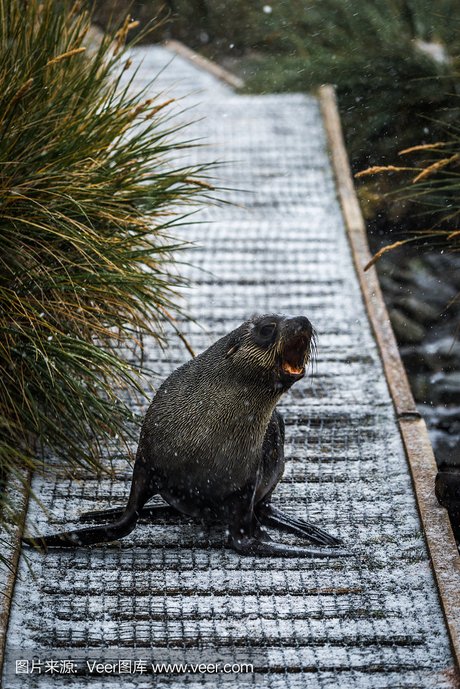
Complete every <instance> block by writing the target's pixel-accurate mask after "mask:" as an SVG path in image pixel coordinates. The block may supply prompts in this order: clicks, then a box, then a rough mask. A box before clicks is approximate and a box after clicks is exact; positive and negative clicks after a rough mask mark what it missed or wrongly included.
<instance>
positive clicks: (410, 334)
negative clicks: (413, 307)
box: [390, 308, 425, 344]
mask: <svg viewBox="0 0 460 689" xmlns="http://www.w3.org/2000/svg"><path fill="white" fill-rule="evenodd" d="M390 319H391V324H392V326H393V329H394V331H395V334H396V337H397V339H398V341H399V342H403V343H407V344H418V343H420V342H422V340H423V338H424V337H425V328H424V327H423V326H422V325H420V323H417V322H416V321H414V320H412V318H409V316H406V315H405V314H404V313H403V312H402V311H400V310H399V309H396V308H390Z"/></svg>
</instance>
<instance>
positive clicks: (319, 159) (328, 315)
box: [0, 47, 458, 689]
mask: <svg viewBox="0 0 460 689" xmlns="http://www.w3.org/2000/svg"><path fill="white" fill-rule="evenodd" d="M135 59H136V60H137V59H142V60H143V64H142V67H141V69H140V70H139V72H138V75H137V79H136V85H138V86H144V85H146V84H147V83H148V81H149V80H150V79H151V78H152V77H153V76H154V75H155V74H157V73H159V72H160V70H162V71H161V72H160V74H159V76H158V78H157V80H156V83H155V87H154V89H155V90H161V91H164V92H165V95H167V96H168V97H170V96H171V95H174V96H177V97H180V96H185V95H187V94H188V95H187V98H186V99H185V100H184V101H182V102H181V103H180V104H179V105H178V111H179V110H180V108H181V107H182V106H183V105H187V106H190V105H191V104H192V105H193V106H194V107H193V108H192V109H191V110H189V111H188V112H186V113H185V114H180V113H179V112H178V117H182V118H185V119H186V120H191V119H193V120H194V124H193V125H192V127H191V129H190V134H189V135H191V136H193V137H194V138H195V137H196V138H198V139H201V140H202V141H203V142H204V143H205V145H204V146H202V147H197V148H194V149H191V150H189V151H183V152H182V158H181V161H182V162H184V163H187V164H190V163H192V164H195V163H202V162H205V161H210V160H219V161H224V162H225V163H226V164H225V165H224V166H223V167H221V168H219V171H218V176H219V181H220V184H221V185H222V186H225V187H227V188H229V189H230V190H231V191H228V192H227V193H226V200H228V201H231V202H232V204H228V205H218V206H217V205H215V206H210V207H207V208H204V209H203V210H202V211H200V213H199V214H197V215H196V216H194V218H193V220H194V221H197V220H200V221H201V222H200V223H199V224H198V223H196V222H193V223H192V222H190V223H189V224H187V225H186V226H184V227H182V228H181V229H180V231H179V230H177V231H176V235H179V236H180V237H181V238H184V239H186V240H188V241H192V242H194V245H193V247H191V248H190V249H187V251H186V252H184V256H183V259H184V266H183V270H184V272H185V273H186V274H187V275H188V276H189V277H190V279H191V281H192V288H191V289H190V290H187V291H185V292H184V298H185V300H186V305H187V309H188V312H189V313H190V314H191V316H192V317H193V318H194V319H195V323H192V322H183V323H181V328H182V329H183V332H184V333H185V335H186V337H187V338H188V340H189V341H190V343H191V344H192V346H193V348H194V349H195V350H196V351H200V350H202V349H204V348H206V347H207V346H208V345H209V344H210V343H211V342H213V341H214V340H215V339H216V338H217V337H219V336H221V335H223V334H224V333H226V332H228V331H229V330H231V329H232V328H234V327H235V326H236V325H238V324H239V323H240V322H242V321H243V320H245V319H246V318H247V317H248V316H250V315H252V314H253V313H255V312H258V313H265V312H281V313H289V314H304V315H307V316H308V317H309V318H310V320H311V321H312V322H313V324H314V326H315V327H316V329H317V331H318V333H319V356H318V366H317V370H316V371H315V374H314V376H313V377H312V378H308V379H304V381H302V382H301V383H298V384H297V385H296V386H294V388H293V389H292V390H291V392H290V393H289V394H288V395H287V396H286V397H285V398H284V400H283V402H282V404H281V407H282V411H283V414H284V417H285V420H286V455H287V457H288V458H289V462H288V464H287V468H286V473H285V478H284V481H283V482H282V484H281V485H280V486H279V488H278V490H277V493H276V501H277V502H278V504H279V505H280V506H282V507H283V509H284V510H286V511H288V512H290V513H292V514H295V515H298V516H301V517H305V516H307V518H309V519H311V520H312V521H315V522H316V523H318V525H321V526H323V527H324V528H325V529H326V530H328V531H331V532H333V533H338V534H340V536H341V537H342V538H343V539H344V540H345V542H346V543H347V544H349V545H350V546H351V547H352V549H353V550H354V552H355V555H356V557H355V558H352V559H346V560H338V559H330V560H296V559H293V560H283V559H256V558H251V557H239V556H238V555H237V554H235V553H234V552H232V551H228V550H226V549H225V548H224V547H223V540H224V539H223V535H222V533H220V532H219V531H218V530H214V529H210V530H209V531H208V530H206V531H203V530H202V529H201V528H200V527H198V526H196V525H195V524H193V523H184V524H182V525H181V526H177V524H167V523H161V524H150V523H146V522H141V523H140V524H139V525H138V527H137V528H136V530H135V531H134V532H133V533H132V534H131V535H130V536H128V537H126V538H125V539H123V540H122V541H120V542H118V543H115V544H108V545H104V546H101V547H92V548H80V549H76V550H54V551H51V550H50V551H49V552H48V553H47V554H46V555H43V554H41V553H36V552H32V551H29V550H28V551H27V558H26V557H25V555H26V553H23V554H22V555H21V557H20V561H19V567H18V578H17V581H16V586H15V589H14V595H13V599H12V604H11V611H10V617H9V627H8V632H7V635H6V644H5V659H4V665H3V684H2V686H3V687H4V688H5V689H16V687H44V688H45V689H48V687H50V686H54V685H55V684H56V686H59V687H61V686H62V687H67V686H72V687H78V688H80V687H81V688H83V687H85V688H86V687H92V688H93V689H103V688H104V689H106V688H112V687H113V688H115V687H118V686H120V684H121V685H122V686H123V687H128V688H129V687H136V688H139V687H140V688H142V689H144V688H145V689H146V688H147V687H152V686H156V687H163V686H173V687H182V686H187V687H193V688H194V687H198V686H202V685H203V684H209V686H213V687H220V686H227V684H229V683H231V684H232V686H236V687H240V686H241V687H243V686H247V685H248V686H249V685H252V684H255V685H257V686H260V687H264V688H265V687H266V688H267V689H269V688H270V689H278V687H279V688H280V689H281V688H287V689H289V688H292V689H294V688H300V687H309V689H315V688H316V687H318V688H319V687H321V688H322V689H349V688H350V689H351V688H359V689H365V688H369V689H371V688H372V689H378V688H384V687H385V688H387V687H388V688H394V687H398V688H399V687H401V688H403V687H404V688H407V689H408V688H409V687H411V688H417V689H424V688H426V689H428V688H436V689H443V688H446V689H447V687H449V688H451V687H455V686H457V684H456V682H457V678H456V674H455V670H454V666H455V660H454V655H455V652H453V650H452V647H451V642H450V639H449V634H448V626H447V624H446V620H445V617H444V614H443V611H442V606H441V601H440V597H439V593H438V588H437V585H436V580H435V577H434V575H433V572H432V569H431V566H430V558H429V555H428V552H427V548H426V544H425V538H424V533H423V528H422V525H421V522H420V518H419V514H418V509H417V503H416V499H415V495H414V490H413V485H412V479H411V474H410V471H409V466H408V462H407V458H406V451H405V449H404V447H403V442H402V438H401V433H400V428H399V424H400V421H399V419H401V418H402V419H403V420H404V419H405V418H406V419H410V414H413V412H414V410H413V409H412V408H409V407H405V408H404V409H402V410H401V409H398V402H396V409H397V411H398V414H397V413H396V412H395V406H394V403H393V401H392V397H391V394H390V389H389V386H388V382H387V378H388V380H389V381H390V388H391V391H392V392H394V384H395V381H393V383H392V381H391V371H390V369H391V366H389V364H388V359H387V360H385V366H386V373H385V370H384V367H383V365H382V360H381V357H380V354H379V348H378V345H377V341H376V336H375V334H374V332H373V330H372V327H371V324H370V321H369V315H368V310H369V308H371V311H372V308H374V310H375V308H376V306H375V304H374V307H372V305H371V307H369V304H368V306H367V309H366V304H365V302H364V300H363V295H362V292H361V289H360V284H359V280H358V276H357V272H356V270H355V267H354V259H353V254H352V251H351V248H350V243H349V239H348V236H347V229H346V223H348V225H350V218H347V205H346V201H345V202H344V198H345V196H346V193H347V191H346V189H341V188H340V180H339V182H338V183H336V180H335V178H334V172H333V165H332V163H331V159H330V157H329V154H328V142H327V135H326V130H325V125H324V117H323V114H322V111H321V107H320V102H319V100H318V99H317V98H315V97H313V96H307V95H301V94H291V95H267V96H244V95H238V94H236V93H235V92H233V91H232V89H231V88H230V87H229V86H227V85H225V84H224V83H223V82H222V81H219V80H218V79H217V78H216V77H214V76H213V75H211V74H209V73H207V72H206V71H203V70H202V69H199V68H197V67H196V66H194V65H193V64H192V63H191V62H189V61H186V60H184V59H183V58H181V57H175V58H174V59H172V55H171V53H170V52H168V51H167V50H166V49H164V48H161V47H148V48H139V49H137V50H136V53H135ZM171 60H172V61H171ZM328 122H329V125H330V124H331V120H330V119H329V121H328V120H327V117H326V124H328ZM338 189H339V192H340V194H341V198H342V202H344V203H345V205H344V207H343V209H342V208H341V205H340V203H339V197H338ZM348 211H349V207H348ZM355 257H356V249H355ZM372 299H373V298H372V295H371V296H370V297H369V299H368V301H369V300H370V302H372ZM375 299H377V306H378V304H379V303H380V302H378V295H377V296H376V297H375ZM371 316H372V314H371ZM374 317H375V314H374ZM380 335H381V333H380ZM378 339H379V338H378V332H377V340H378ZM383 345H384V346H386V345H385V342H384V343H383ZM390 345H391V342H390V343H389V344H388V342H387V346H390ZM188 356H189V355H188V353H187V351H186V350H185V348H184V347H183V345H182V344H181V342H180V341H179V340H177V341H176V342H174V341H173V343H172V345H171V347H170V348H169V349H168V350H167V352H166V353H163V352H161V351H159V350H158V349H157V348H156V347H155V346H154V345H153V344H151V343H147V347H146V359H147V360H146V364H147V365H148V366H149V367H152V368H154V369H155V370H156V371H158V374H159V379H158V380H161V379H162V378H163V377H164V376H166V375H167V374H168V373H169V372H170V371H171V370H173V369H174V368H175V367H176V366H177V365H178V364H179V363H181V362H183V361H184V360H186V359H187V357H188ZM389 371H390V372H389ZM154 383H155V384H156V383H157V381H154ZM397 383H398V381H396V386H397ZM404 414H406V416H404ZM398 417H399V419H398ZM422 432H423V429H422ZM404 439H405V441H406V442H407V438H406V436H404ZM409 445H410V443H409ZM409 449H410V448H409ZM109 461H111V462H112V464H113V466H114V468H115V475H114V478H113V479H108V478H105V479H103V480H100V481H97V480H95V479H94V477H92V476H90V475H80V476H78V477H75V478H73V479H69V478H65V477H63V478H56V477H55V476H54V475H48V476H43V477H41V476H35V477H34V480H33V489H34V491H35V493H36V494H37V495H38V496H39V498H40V499H41V501H42V502H43V504H44V506H46V508H47V510H48V513H45V512H44V511H43V510H41V509H40V508H39V507H38V505H37V504H36V503H33V504H32V503H31V504H30V506H29V511H28V514H27V528H28V530H29V531H30V532H33V533H44V532H46V531H55V530H56V529H57V528H58V526H61V525H63V524H66V525H67V524H70V523H73V522H75V520H76V519H77V517H78V515H79V514H80V513H81V512H84V511H87V510H89V509H93V508H94V509H96V508H103V507H105V506H108V505H120V504H123V502H124V501H125V499H126V497H127V494H128V491H129V481H130V471H131V470H130V467H129V465H128V464H127V461H126V458H125V457H124V456H120V455H119V454H117V453H116V451H115V452H114V456H112V457H110V458H109V457H108V458H107V462H109ZM417 485H418V484H417ZM420 485H421V484H420ZM427 490H428V492H429V490H431V489H430V487H428V489H427ZM421 500H422V511H423V505H425V506H426V505H428V504H431V503H429V501H430V500H431V501H433V496H432V495H431V496H430V495H428V494H426V495H424V496H421ZM423 501H425V502H423ZM430 509H431V508H430ZM433 509H435V508H433ZM431 514H434V515H435V516H434V517H433V518H434V519H435V520H436V524H437V535H438V537H439V539H442V538H447V540H448V539H449V538H450V536H449V532H448V527H447V521H446V517H445V513H444V512H443V511H442V510H441V509H440V508H439V509H438V510H437V511H436V512H432V513H431ZM287 540H288V541H289V539H287ZM446 547H447V548H448V549H449V548H451V550H448V551H447V552H448V554H450V553H452V542H451V541H450V542H448V543H447V546H446ZM438 555H439V553H438ZM436 557H437V556H435V559H436ZM452 563H453V565H455V563H454V562H453V560H452V562H451V563H450V564H451V565H452ZM448 565H449V562H447V564H446V567H448ZM456 566H458V563H457V564H456ZM452 572H453V574H452V576H454V574H455V576H458V570H456V572H454V569H453V568H452ZM0 575H1V576H0V580H1V578H2V577H3V580H4V581H8V580H10V579H8V578H9V575H8V573H7V572H5V571H3V572H1V573H0ZM443 576H444V579H443ZM449 576H450V572H449V570H448V569H446V570H445V571H444V575H443V573H442V572H441V574H440V575H439V576H438V578H439V577H440V581H441V588H442V582H443V581H444V583H445V582H446V581H447V580H448V579H449ZM453 581H454V583H455V579H453ZM457 581H458V579H457ZM455 586H456V584H455ZM457 592H458V591H457ZM454 593H455V592H454ZM448 614H449V610H448ZM456 633H457V634H458V626H455V621H454V623H453V624H451V634H452V638H454V640H455V634H456ZM34 657H35V659H36V660H39V661H41V662H42V666H41V668H40V669H41V673H39V672H38V668H39V666H38V665H36V671H35V672H34V673H33V674H31V673H29V674H27V675H25V674H17V673H16V671H15V670H16V661H17V660H28V661H29V669H30V663H31V661H32V659H33V658H34ZM50 660H73V661H76V662H77V666H76V669H77V670H78V672H76V673H71V674H59V677H53V678H52V679H51V674H50V673H49V672H48V673H45V670H46V669H47V668H48V670H49V667H50V666H49V665H47V664H46V662H47V661H50ZM87 660H90V661H91V660H97V661H104V660H114V661H118V660H126V661H134V660H137V661H139V660H140V661H143V660H145V661H147V662H148V663H151V662H163V661H164V662H171V663H181V662H182V663H195V662H198V663H216V662H219V663H221V666H220V667H221V668H222V667H223V664H224V663H230V664H233V663H252V664H253V666H254V673H241V674H235V673H233V674H227V673H224V672H221V671H219V672H218V673H217V674H212V675H209V674H207V675H205V674H199V673H197V674H190V673H185V674H177V675H175V676H174V677H173V678H171V677H168V676H166V675H161V676H160V675H159V676H157V677H156V678H154V679H152V677H151V676H148V675H147V674H144V673H142V672H141V671H140V668H141V667H142V665H138V666H137V670H138V671H137V672H136V673H133V672H132V673H131V674H129V673H128V672H127V673H126V674H124V675H123V676H122V678H120V676H118V675H111V674H104V675H98V674H91V675H90V674H88V670H87V669H86V670H85V668H86V661H87ZM125 669H126V666H125Z"/></svg>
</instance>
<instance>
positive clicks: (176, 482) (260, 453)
mask: <svg viewBox="0 0 460 689" xmlns="http://www.w3.org/2000/svg"><path fill="white" fill-rule="evenodd" d="M314 351H315V333H314V330H313V327H312V325H311V323H310V321H309V320H308V319H307V318H305V317H304V316H297V317H294V318H289V317H286V316H280V315H274V314H269V315H263V316H255V317H253V318H252V319H250V320H247V321H245V322H244V323H243V324H242V325H240V326H239V327H238V328H236V329H235V330H233V331H232V332H230V333H229V334H227V335H225V336H224V337H222V338H221V339H219V340H217V342H215V343H214V344H213V345H212V346H211V347H209V348H208V349H206V350H205V351H204V352H202V353H201V354H199V355H198V356H197V357H196V358H194V359H191V360H190V361H188V362H187V363H185V364H183V365H182V366H180V367H179V368H178V369H176V370H175V371H174V372H173V373H172V374H171V375H170V376H169V377H168V378H167V379H166V380H165V381H164V382H163V384H162V385H161V387H160V388H159V389H158V391H157V393H156V395H155V397H154V399H153V401H152V403H151V404H150V407H149V409H148V411H147V413H146V416H145V418H144V421H143V424H142V428H141V432H140V439H139V445H138V450H137V455H136V461H135V465H134V470H133V479H132V484H131V492H130V495H129V499H128V503H127V505H126V507H125V508H124V509H112V510H105V511H102V512H90V513H87V514H85V515H83V516H82V520H84V521H89V520H93V521H94V520H98V519H100V518H103V519H107V518H108V517H111V518H112V521H111V522H110V523H108V524H105V525H95V526H89V527H87V528H81V529H77V530H74V531H67V532H62V533H58V534H53V535H49V536H40V537H36V538H25V539H24V541H25V542H26V543H28V544H29V545H31V544H32V545H36V546H39V547H42V548H48V547H50V546H58V547H62V546H80V545H90V544H94V543H101V542H107V541H112V540H115V539H118V538H121V537H123V536H126V535H127V534H128V533H130V532H131V531H132V530H133V529H134V527H135V525H136V522H137V520H138V518H139V517H140V516H146V515H148V516H151V517H153V518H155V515H160V514H164V513H165V512H168V513H169V514H175V515H178V514H185V515H188V516H191V517H196V518H199V519H200V520H202V521H211V520H213V521H218V522H220V523H221V524H223V525H224V526H226V527H227V529H228V534H229V538H228V543H229V546H230V547H232V548H234V549H235V550H236V551H238V552H239V553H242V554H249V555H260V556H284V557H286V556H287V557H329V556H339V555H349V554H350V553H349V552H348V551H346V550H345V549H343V548H340V547H338V546H340V544H341V541H340V540H339V539H337V538H335V537H333V536H330V535H329V534H327V533H326V532H324V531H323V530H322V529H319V528H318V527H316V526H314V525H312V524H310V523H308V522H306V521H304V520H302V519H294V518H292V517H289V516H287V515H285V514H283V513H282V512H280V511H279V510H277V509H276V508H275V507H273V506H272V505H271V502H270V499H271V495H272V493H273V491H274V489H275V488H276V486H277V484H278V482H279V481H280V479H281V477H282V475H283V471H284V422H283V419H282V417H281V415H280V413H279V411H278V410H277V409H276V404H277V402H278V400H279V399H280V397H281V396H282V395H283V394H284V393H285V392H287V390H289V388H290V387H291V386H292V385H293V384H294V383H296V382H298V381H299V380H300V379H301V378H303V376H304V375H305V368H306V365H307V364H308V362H309V361H310V359H311V358H312V355H313V353H314ZM156 495H160V496H161V497H162V498H163V499H164V500H165V502H166V503H167V505H165V506H162V505H158V504H155V505H151V506H145V505H146V503H147V501H148V500H150V499H151V498H152V497H154V496H156ZM264 525H265V526H272V527H275V528H278V529H281V530H284V531H288V532H290V533H294V534H296V535H298V536H301V537H302V538H305V539H306V540H307V541H309V543H310V544H311V545H307V546H303V547H300V546H293V545H286V544H283V543H276V542H274V541H272V540H271V539H270V538H269V537H268V535H267V534H266V533H265V532H264V531H263V530H262V526H264Z"/></svg>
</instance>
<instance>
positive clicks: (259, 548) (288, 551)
mask: <svg viewBox="0 0 460 689" xmlns="http://www.w3.org/2000/svg"><path fill="white" fill-rule="evenodd" d="M229 544H230V547H231V548H233V549H234V550H236V551H237V552H238V553H240V554H241V555H254V556H258V557H302V558H304V557H310V558H311V557H351V556H352V555H353V553H351V552H350V551H349V550H345V549H342V548H313V547H307V548H301V547H297V546H292V545H285V544H284V543H274V542H273V541H265V540H259V539H258V538H254V537H241V538H235V537H230V542H229Z"/></svg>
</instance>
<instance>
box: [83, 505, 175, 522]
mask: <svg viewBox="0 0 460 689" xmlns="http://www.w3.org/2000/svg"><path fill="white" fill-rule="evenodd" d="M124 511H125V508H124V507H113V508H111V509H108V510H94V511H92V512H84V513H83V514H81V515H80V517H79V520H80V521H81V522H93V521H94V522H95V521H99V520H100V519H102V520H105V519H107V518H109V517H121V515H122V514H123V513H124ZM138 514H139V519H153V520H157V519H170V518H171V517H178V516H179V515H180V513H179V512H178V511H177V510H175V509H174V508H173V507H171V506H170V505H146V506H145V507H143V508H142V509H141V510H139V513H138Z"/></svg>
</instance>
